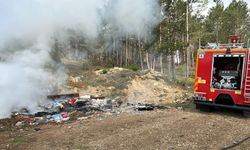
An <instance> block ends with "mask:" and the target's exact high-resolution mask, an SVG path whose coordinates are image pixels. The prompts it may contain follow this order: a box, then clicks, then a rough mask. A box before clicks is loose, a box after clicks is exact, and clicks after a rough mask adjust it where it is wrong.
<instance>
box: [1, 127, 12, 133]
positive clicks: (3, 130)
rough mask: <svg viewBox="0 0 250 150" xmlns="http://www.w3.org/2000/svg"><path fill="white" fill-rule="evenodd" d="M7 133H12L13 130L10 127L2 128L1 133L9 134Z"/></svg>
mask: <svg viewBox="0 0 250 150" xmlns="http://www.w3.org/2000/svg"><path fill="white" fill-rule="evenodd" d="M7 131H11V128H8V127H2V128H0V133H1V132H7Z"/></svg>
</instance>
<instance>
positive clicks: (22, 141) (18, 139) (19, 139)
mask: <svg viewBox="0 0 250 150" xmlns="http://www.w3.org/2000/svg"><path fill="white" fill-rule="evenodd" d="M29 142H30V139H29V138H27V137H23V136H19V137H16V138H14V139H13V140H12V141H11V142H10V143H11V144H14V145H21V144H28V143H29Z"/></svg>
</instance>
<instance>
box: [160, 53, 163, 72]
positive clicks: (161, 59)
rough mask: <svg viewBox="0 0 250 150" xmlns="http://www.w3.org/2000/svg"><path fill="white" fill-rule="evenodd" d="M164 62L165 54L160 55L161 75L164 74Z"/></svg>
mask: <svg viewBox="0 0 250 150" xmlns="http://www.w3.org/2000/svg"><path fill="white" fill-rule="evenodd" d="M162 61H163V54H162V53H161V55H160V67H161V74H163V63H162Z"/></svg>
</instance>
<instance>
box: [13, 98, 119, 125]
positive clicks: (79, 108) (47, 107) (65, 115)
mask: <svg viewBox="0 0 250 150" xmlns="http://www.w3.org/2000/svg"><path fill="white" fill-rule="evenodd" d="M48 99H49V100H48V102H47V103H45V104H43V105H40V106H39V108H40V110H41V111H39V112H36V113H34V114H30V113H29V112H28V110H26V109H22V110H20V111H19V112H13V115H12V117H13V118H19V119H18V120H19V121H18V122H17V123H16V126H24V125H38V124H46V123H51V122H55V123H61V122H65V121H69V120H70V119H71V117H72V116H73V115H74V114H75V113H76V112H81V113H82V114H83V115H84V114H86V115H87V114H91V113H94V112H106V111H113V110H114V109H115V108H117V107H119V104H118V103H116V101H114V100H110V99H106V98H105V97H101V96H88V95H87V96H79V94H78V93H73V94H63V95H50V96H48Z"/></svg>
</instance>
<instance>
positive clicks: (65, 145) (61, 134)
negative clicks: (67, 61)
mask: <svg viewBox="0 0 250 150" xmlns="http://www.w3.org/2000/svg"><path fill="white" fill-rule="evenodd" d="M249 124H250V120H249V119H245V118H243V117H242V116H241V115H240V114H238V113H234V112H231V111H229V112H227V111H226V112H225V111H217V112H213V113H203V112H199V111H196V110H193V109H191V110H179V109H175V108H170V109H166V110H163V111H160V110H159V111H151V112H134V113H122V114H96V115H95V116H93V117H92V118H90V119H87V120H81V121H79V120H78V121H74V122H71V123H64V124H48V125H40V126H37V127H29V128H23V129H13V130H12V131H2V132H0V139H1V141H0V149H91V150H92V149H100V150H102V149H103V150H104V149H109V150H118V149H124V150H125V149H126V150H127V149H150V150H151V149H159V150H161V149H164V150H165V149H222V148H225V147H227V146H230V145H232V144H236V143H237V142H240V141H241V140H243V139H245V138H247V137H248V136H250V126H249ZM35 128H39V129H41V130H39V131H35V130H34V129H35ZM233 149H250V140H245V141H244V142H243V143H241V144H240V145H238V146H236V147H234V148H233Z"/></svg>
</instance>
